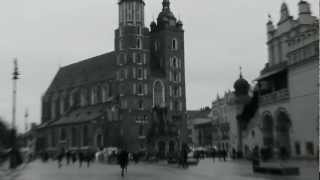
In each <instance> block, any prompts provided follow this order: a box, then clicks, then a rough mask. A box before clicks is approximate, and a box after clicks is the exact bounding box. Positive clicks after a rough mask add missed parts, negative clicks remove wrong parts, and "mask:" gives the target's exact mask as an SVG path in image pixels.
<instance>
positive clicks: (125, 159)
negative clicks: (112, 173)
mask: <svg viewBox="0 0 320 180" xmlns="http://www.w3.org/2000/svg"><path fill="white" fill-rule="evenodd" d="M118 162H119V165H120V168H121V176H122V177H124V171H125V170H126V172H127V171H128V167H127V166H128V163H129V153H128V152H127V151H126V150H121V152H120V153H119V155H118Z"/></svg>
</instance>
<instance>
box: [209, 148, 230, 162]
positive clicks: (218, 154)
mask: <svg viewBox="0 0 320 180" xmlns="http://www.w3.org/2000/svg"><path fill="white" fill-rule="evenodd" d="M211 157H212V159H213V161H215V159H216V158H219V159H220V160H222V159H223V161H227V157H228V152H227V151H226V150H224V149H223V150H218V151H217V150H215V149H213V150H212V151H211Z"/></svg>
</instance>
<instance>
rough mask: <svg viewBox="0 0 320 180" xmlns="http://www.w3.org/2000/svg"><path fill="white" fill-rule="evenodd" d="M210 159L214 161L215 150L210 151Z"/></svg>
mask: <svg viewBox="0 0 320 180" xmlns="http://www.w3.org/2000/svg"><path fill="white" fill-rule="evenodd" d="M211 157H212V161H213V162H214V161H215V159H216V149H212V151H211Z"/></svg>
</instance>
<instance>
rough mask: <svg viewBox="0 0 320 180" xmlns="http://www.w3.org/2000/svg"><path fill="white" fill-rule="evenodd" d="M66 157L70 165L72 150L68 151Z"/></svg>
mask: <svg viewBox="0 0 320 180" xmlns="http://www.w3.org/2000/svg"><path fill="white" fill-rule="evenodd" d="M66 158H67V165H69V163H70V159H71V152H70V151H67V153H66Z"/></svg>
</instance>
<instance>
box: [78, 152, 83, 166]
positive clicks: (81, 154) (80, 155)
mask: <svg viewBox="0 0 320 180" xmlns="http://www.w3.org/2000/svg"><path fill="white" fill-rule="evenodd" d="M78 159H79V168H81V167H82V162H83V160H84V156H83V153H82V152H79V153H78Z"/></svg>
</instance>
